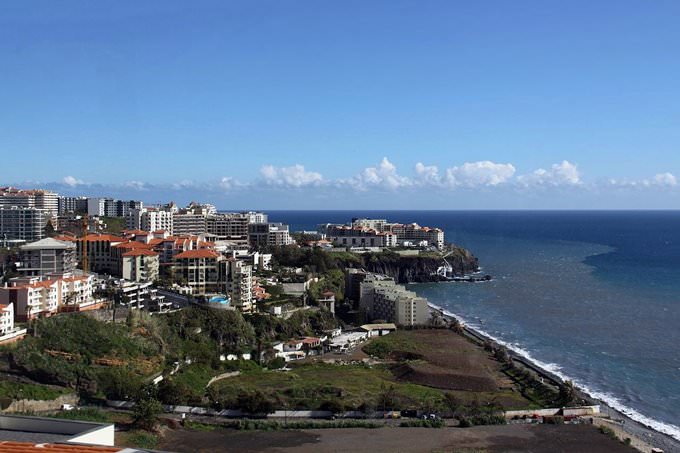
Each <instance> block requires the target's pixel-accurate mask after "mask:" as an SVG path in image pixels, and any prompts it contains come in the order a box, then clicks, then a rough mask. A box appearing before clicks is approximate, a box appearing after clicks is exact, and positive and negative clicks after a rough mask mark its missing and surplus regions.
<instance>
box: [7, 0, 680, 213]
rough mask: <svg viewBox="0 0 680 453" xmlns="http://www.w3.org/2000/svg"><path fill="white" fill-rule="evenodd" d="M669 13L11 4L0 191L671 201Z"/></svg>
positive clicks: (676, 92)
mask: <svg viewBox="0 0 680 453" xmlns="http://www.w3.org/2000/svg"><path fill="white" fill-rule="evenodd" d="M678 23H680V3H679V2H677V1H654V2H644V1H639V0H630V1H629V0H616V1H599V2H592V1H572V2H558V1H548V0H542V1H516V2H509V1H487V2H457V1H426V2H422V1H412V2H402V1H384V2H381V1H371V2H366V1H345V2H324V1H321V2H320V1H280V0H278V1H242V2H241V1H231V2H229V1H215V2H211V1H192V2H188V1H184V2H174V1H162V2H161V1H159V2H153V1H147V2H125V1H117V2H113V1H108V2H106V1H100V2H91V1H63V2H54V1H42V2H39V1H17V2H13V1H9V0H7V1H3V2H1V3H0V58H1V59H0V155H1V156H2V157H1V160H0V185H1V184H14V185H19V186H24V187H32V186H41V187H48V188H52V189H54V190H58V191H59V192H62V193H70V194H80V193H82V194H87V195H100V194H101V195H105V194H113V195H115V196H120V197H124V198H135V199H143V200H145V201H147V202H159V201H167V200H170V199H173V200H176V201H179V202H185V201H189V200H192V199H201V200H204V201H210V202H213V203H215V204H216V205H218V206H219V207H222V208H225V209H226V208H234V209H245V208H260V209H295V208H391V209H394V208H423V209H457V208H461V209H467V208H483V209H486V208H488V209H497V208H512V209H515V208H520V209H521V208H532V209H542V208H586V209H600V208H677V207H678V206H679V205H680V204H679V202H680V185H679V184H678V179H677V178H680V84H679V83H678V81H679V80H680V59H679V58H678V55H680V27H679V26H678Z"/></svg>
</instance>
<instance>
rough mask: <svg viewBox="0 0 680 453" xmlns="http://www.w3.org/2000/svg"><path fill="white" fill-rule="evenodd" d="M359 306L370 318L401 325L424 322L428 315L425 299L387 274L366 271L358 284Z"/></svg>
mask: <svg viewBox="0 0 680 453" xmlns="http://www.w3.org/2000/svg"><path fill="white" fill-rule="evenodd" d="M359 288H360V301H359V306H360V307H361V308H363V309H364V310H366V314H367V316H368V317H369V319H371V320H377V319H381V320H384V321H386V322H393V323H395V324H399V325H404V326H413V325H418V324H426V323H427V322H428V320H429V318H430V313H429V310H428V306H427V299H425V298H423V297H419V296H418V295H417V294H416V293H414V292H413V291H408V290H406V288H404V287H403V286H402V285H398V284H396V283H395V281H394V280H393V279H391V278H389V277H384V276H380V275H373V274H369V275H367V276H366V278H365V279H364V281H362V282H361V283H359Z"/></svg>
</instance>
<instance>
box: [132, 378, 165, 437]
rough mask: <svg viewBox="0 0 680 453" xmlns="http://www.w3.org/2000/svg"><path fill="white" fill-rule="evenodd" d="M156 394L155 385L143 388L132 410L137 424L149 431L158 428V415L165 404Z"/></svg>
mask: <svg viewBox="0 0 680 453" xmlns="http://www.w3.org/2000/svg"><path fill="white" fill-rule="evenodd" d="M156 396H157V390H156V389H155V386H147V387H145V388H143V389H142V391H141V392H140V395H139V397H138V398H137V400H136V401H135V407H134V409H133V411H132V416H133V419H134V424H135V426H137V427H139V428H141V429H145V430H147V431H153V430H154V429H155V428H156V425H157V424H158V416H159V415H160V413H161V412H162V411H163V406H162V405H161V402H160V401H158V399H157V398H156Z"/></svg>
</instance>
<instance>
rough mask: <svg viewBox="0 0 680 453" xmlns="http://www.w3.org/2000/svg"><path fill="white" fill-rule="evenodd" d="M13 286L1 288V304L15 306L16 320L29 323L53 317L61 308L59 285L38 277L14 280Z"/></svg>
mask: <svg viewBox="0 0 680 453" xmlns="http://www.w3.org/2000/svg"><path fill="white" fill-rule="evenodd" d="M11 285H12V286H5V287H3V288H0V304H2V305H8V304H14V307H15V309H16V310H15V315H16V319H17V320H19V321H29V320H31V319H35V318H38V317H43V316H51V315H53V314H54V313H56V312H57V310H58V308H59V284H58V282H56V281H49V280H46V281H40V279H39V278H38V277H29V278H27V279H24V278H20V279H12V281H11Z"/></svg>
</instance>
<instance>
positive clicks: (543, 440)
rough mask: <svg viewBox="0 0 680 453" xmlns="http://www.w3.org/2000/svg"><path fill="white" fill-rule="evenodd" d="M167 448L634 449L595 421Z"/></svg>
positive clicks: (191, 440)
mask: <svg viewBox="0 0 680 453" xmlns="http://www.w3.org/2000/svg"><path fill="white" fill-rule="evenodd" d="M158 448H159V449H161V450H171V451H177V452H232V451H233V452H270V453H273V452H277V453H287V452H301V453H306V452H309V453H320V452H355V453H360V452H366V453H376V452H433V451H457V452H461V453H463V452H473V451H476V452H488V453H495V452H527V451H530V452H532V453H562V452H563V453H579V452H584V453H586V452H587V453H633V452H634V451H635V450H633V449H632V448H630V447H628V446H625V445H624V444H622V443H621V442H619V441H617V440H614V439H612V438H610V437H608V436H606V435H604V434H602V433H600V432H599V431H598V429H597V428H596V427H594V426H592V425H562V426H556V425H505V426H481V427H475V428H467V429H460V428H444V429H431V428H389V427H388V428H380V429H362V428H356V429H354V428H352V429H318V430H303V431H270V432H261V431H260V432H257V431H235V430H223V431H213V432H201V431H189V430H176V431H171V432H168V433H167V435H166V436H165V438H164V439H163V441H162V443H161V444H160V445H159V446H158Z"/></svg>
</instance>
